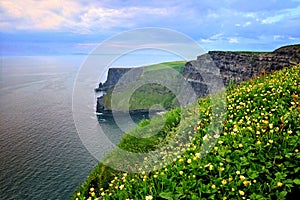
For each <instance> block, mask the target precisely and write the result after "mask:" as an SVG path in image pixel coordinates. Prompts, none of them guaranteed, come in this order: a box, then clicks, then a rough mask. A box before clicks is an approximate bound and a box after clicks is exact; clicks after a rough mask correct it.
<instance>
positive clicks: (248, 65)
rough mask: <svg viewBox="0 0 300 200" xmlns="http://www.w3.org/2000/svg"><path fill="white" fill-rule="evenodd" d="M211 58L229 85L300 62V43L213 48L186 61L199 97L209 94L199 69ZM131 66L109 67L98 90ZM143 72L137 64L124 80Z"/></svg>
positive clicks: (100, 107) (110, 84) (188, 76)
mask: <svg viewBox="0 0 300 200" xmlns="http://www.w3.org/2000/svg"><path fill="white" fill-rule="evenodd" d="M209 62H213V63H214V64H215V66H216V67H217V69H218V70H219V74H220V75H221V78H222V79H223V83H224V85H225V86H228V85H229V83H234V84H239V83H241V82H242V81H246V80H249V79H251V78H253V77H256V76H259V75H261V74H269V73H271V72H272V71H275V70H280V69H282V68H284V67H290V66H293V65H296V64H298V63H300V45H291V46H285V47H281V48H279V49H276V50H275V51H273V52H270V53H259V52H230V51H209V52H208V53H206V54H203V55H201V56H198V57H197V59H196V60H193V61H189V62H187V63H186V64H185V66H184V70H183V76H184V77H185V79H186V80H188V82H189V83H190V84H191V86H192V87H193V89H194V90H195V92H196V94H197V96H199V97H203V96H205V95H207V93H208V91H207V85H206V84H205V81H204V80H203V74H201V72H199V71H201V70H198V69H199V68H203V66H205V65H206V66H209V64H212V63H209ZM129 70H131V68H111V69H109V71H108V77H107V81H106V82H105V83H103V84H100V85H99V88H97V89H96V90H98V91H99V90H102V91H107V90H109V89H110V88H112V87H114V86H115V85H116V84H117V82H118V81H119V79H120V78H121V77H122V76H123V75H124V74H125V73H127V72H128V71H129ZM143 72H144V68H143V67H140V68H136V69H135V71H134V73H131V76H125V77H127V79H128V80H127V79H126V80H124V82H125V83H131V82H135V81H136V80H137V79H138V78H140V77H141V76H143ZM122 82H123V81H122ZM102 102H103V97H100V98H98V100H97V112H105V108H104V106H103V103H102ZM108 112H109V111H108Z"/></svg>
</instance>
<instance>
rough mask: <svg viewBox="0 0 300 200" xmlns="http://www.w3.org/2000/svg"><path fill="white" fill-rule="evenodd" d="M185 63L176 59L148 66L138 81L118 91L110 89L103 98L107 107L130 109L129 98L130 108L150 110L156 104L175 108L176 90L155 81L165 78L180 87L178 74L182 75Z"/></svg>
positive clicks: (176, 103) (176, 101)
mask: <svg viewBox="0 0 300 200" xmlns="http://www.w3.org/2000/svg"><path fill="white" fill-rule="evenodd" d="M184 65H185V61H174V62H165V63H160V64H155V65H149V66H146V67H144V73H143V76H142V77H140V78H139V80H138V81H137V82H134V83H129V84H128V85H126V86H124V87H123V89H119V90H118V91H116V90H114V88H112V89H111V90H110V91H108V92H107V94H106V96H105V97H104V99H103V104H104V106H105V107H106V108H107V109H112V107H113V110H119V111H124V110H128V105H127V102H128V100H129V110H143V109H145V110H148V109H150V108H151V107H152V106H153V105H156V104H160V105H161V106H162V107H163V108H164V109H167V110H169V109H171V108H175V107H177V106H178V100H177V99H176V96H175V93H176V92H174V91H171V90H170V89H169V88H167V87H165V86H164V85H163V84H159V83H155V81H156V80H164V81H166V82H169V85H172V86H173V87H176V88H177V89H179V88H180V81H179V80H180V77H179V78H177V77H176V76H181V77H182V73H183V69H184ZM173 70H174V71H173ZM176 73H177V74H176ZM171 74H172V75H171ZM147 80H151V81H154V83H147ZM176 82H177V83H176ZM176 84H178V85H176ZM133 88H135V90H133ZM124 97H128V98H124ZM112 99H113V101H112ZM112 105H113V106H112Z"/></svg>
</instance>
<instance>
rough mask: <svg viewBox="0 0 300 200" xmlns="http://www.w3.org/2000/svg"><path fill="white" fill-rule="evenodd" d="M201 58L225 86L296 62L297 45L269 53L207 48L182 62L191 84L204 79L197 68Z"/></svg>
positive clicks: (299, 56) (298, 57) (298, 58)
mask: <svg viewBox="0 0 300 200" xmlns="http://www.w3.org/2000/svg"><path fill="white" fill-rule="evenodd" d="M204 61H206V62H207V61H213V63H214V64H215V66H216V67H217V68H218V69H219V70H220V74H221V77H222V79H223V82H224V85H225V86H227V85H228V84H229V83H230V82H233V83H235V84H239V83H241V82H242V81H245V80H249V79H251V78H253V77H255V76H259V75H261V74H269V73H271V72H272V71H274V70H280V69H282V68H284V67H290V66H293V65H296V64H298V63H299V62H300V45H291V46H285V47H281V48H279V49H277V50H275V51H273V52H270V53H256V52H228V51H209V52H208V53H207V54H204V55H201V56H199V57H198V58H197V60H194V61H190V62H187V63H186V65H185V68H184V76H185V78H186V79H188V80H189V82H191V84H192V85H194V87H197V83H198V82H199V81H202V79H203V77H202V75H201V74H200V73H199V70H197V68H198V67H200V68H201V65H203V62H204ZM200 71H201V70H200ZM198 85H199V84H198ZM199 96H202V95H201V94H199Z"/></svg>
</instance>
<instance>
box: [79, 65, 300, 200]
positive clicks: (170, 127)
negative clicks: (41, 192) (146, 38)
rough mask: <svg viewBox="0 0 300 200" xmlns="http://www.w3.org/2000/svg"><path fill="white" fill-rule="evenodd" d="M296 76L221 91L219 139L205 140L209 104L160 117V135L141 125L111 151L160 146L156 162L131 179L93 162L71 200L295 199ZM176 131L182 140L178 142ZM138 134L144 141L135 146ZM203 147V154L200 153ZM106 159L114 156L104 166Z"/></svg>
mask: <svg viewBox="0 0 300 200" xmlns="http://www.w3.org/2000/svg"><path fill="white" fill-rule="evenodd" d="M299 74H300V65H297V66H295V67H293V68H290V69H284V70H281V71H277V72H275V73H273V74H271V75H268V76H261V77H259V78H256V79H253V80H250V81H248V82H244V83H242V84H240V85H239V86H236V87H231V88H228V90H227V92H226V98H225V101H226V104H227V109H226V113H225V116H224V121H222V124H223V128H222V132H220V133H217V134H215V135H213V136H212V135H210V134H208V132H209V131H210V129H209V127H210V125H211V123H212V122H213V121H212V119H214V116H213V112H212V108H213V105H212V103H211V102H212V101H211V99H212V98H211V97H206V98H202V99H199V101H198V103H199V104H198V105H196V106H191V107H189V108H185V109H184V110H181V111H180V110H174V111H169V112H168V114H166V115H165V116H161V117H163V118H164V121H165V123H163V126H162V128H161V129H160V130H161V131H158V132H157V130H155V129H154V127H156V126H155V125H156V124H157V126H158V127H161V121H162V119H161V120H159V118H157V119H154V121H147V120H146V121H142V122H141V123H140V125H139V127H137V128H136V129H135V130H132V131H131V132H130V133H128V134H126V135H125V136H124V137H123V140H122V141H121V143H120V144H119V147H122V148H123V149H125V150H127V151H132V152H149V151H150V153H151V152H152V151H154V150H157V149H158V150H160V149H161V146H164V145H167V146H168V147H167V148H165V149H162V150H161V151H160V153H159V154H160V155H161V159H162V160H156V161H155V160H154V162H150V160H151V159H150V157H145V158H144V161H143V163H142V165H141V166H139V167H140V168H139V169H138V173H124V172H122V171H117V170H114V169H111V168H109V167H108V166H105V165H103V164H102V163H100V164H99V165H98V166H97V167H96V168H95V169H94V170H93V172H92V173H91V174H90V176H89V177H88V179H87V181H86V182H85V183H84V184H83V185H82V186H81V187H80V188H79V189H78V191H77V192H76V193H75V194H74V196H73V199H97V198H99V199H146V200H150V199H169V200H170V199H296V195H297V193H299V192H300V187H299V186H300V179H299V177H300V153H299V148H300V140H299V136H300V115H299V112H300V97H299V94H300V77H299ZM199 116H200V117H199ZM147 126H148V127H147ZM144 127H147V128H146V129H145V128H144ZM180 130H184V131H185V132H186V133H188V134H187V135H184V138H186V139H187V140H186V141H185V142H184V143H180V142H179V141H182V138H180V137H178V133H179V132H180ZM151 131H153V133H155V132H156V133H158V135H153V133H152V132H151ZM131 133H132V134H131ZM139 134H140V135H144V134H146V136H149V135H150V136H149V137H146V138H143V139H141V138H139V139H135V138H134V136H137V135H139ZM145 141H146V142H145ZM207 144H208V146H207ZM206 147H211V148H208V149H209V150H207V152H206V149H205V148H206ZM203 149H204V151H203ZM110 159H112V160H113V159H115V158H114V152H112V153H111V154H109V155H107V157H106V158H105V159H104V161H105V160H106V161H107V160H110ZM151 161H152V160H151ZM148 163H149V164H148ZM151 163H154V165H152V164H151Z"/></svg>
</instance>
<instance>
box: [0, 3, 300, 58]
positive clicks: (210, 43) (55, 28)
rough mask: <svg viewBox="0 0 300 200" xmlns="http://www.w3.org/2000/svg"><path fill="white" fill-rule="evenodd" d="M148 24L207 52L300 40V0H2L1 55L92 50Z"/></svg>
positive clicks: (262, 48) (264, 48)
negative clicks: (184, 37) (175, 33)
mask: <svg viewBox="0 0 300 200" xmlns="http://www.w3.org/2000/svg"><path fill="white" fill-rule="evenodd" d="M144 27H158V28H167V29H172V30H176V31H178V32H180V33H183V34H185V35H187V36H188V37H191V38H192V39H193V40H195V41H196V42H197V43H198V44H199V45H200V46H201V47H202V48H203V49H204V50H205V51H209V50H230V51H272V50H274V49H276V48H278V47H280V46H283V45H289V44H296V43H300V31H299V30H300V0H266V1H262V0H223V1H222V0H215V1H212V0H187V1H184V0H149V1H141V0H89V1H87V0H63V1H62V0H22V1H20V0H1V1H0V55H2V56H3V55H64V54H88V53H89V52H90V51H91V50H93V49H94V48H95V47H96V46H97V45H98V44H99V43H101V42H103V41H104V40H106V39H108V38H111V37H112V36H114V35H116V34H119V33H121V32H123V31H128V30H132V29H137V28H144Z"/></svg>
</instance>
